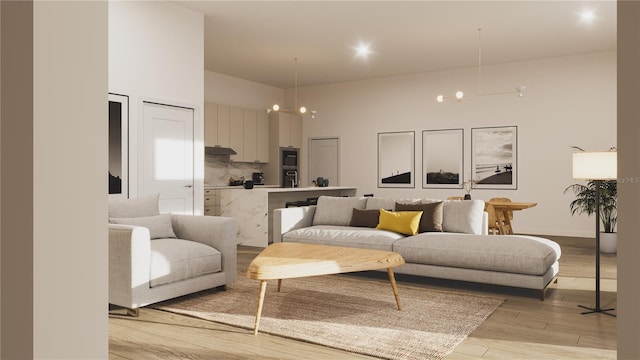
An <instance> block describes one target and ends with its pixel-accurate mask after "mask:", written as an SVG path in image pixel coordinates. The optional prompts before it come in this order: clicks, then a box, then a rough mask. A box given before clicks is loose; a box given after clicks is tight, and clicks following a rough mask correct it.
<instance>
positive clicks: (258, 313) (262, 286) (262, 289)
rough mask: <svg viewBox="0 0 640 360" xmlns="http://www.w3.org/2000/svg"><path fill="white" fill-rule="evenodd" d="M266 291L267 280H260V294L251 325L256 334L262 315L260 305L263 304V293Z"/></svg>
mask: <svg viewBox="0 0 640 360" xmlns="http://www.w3.org/2000/svg"><path fill="white" fill-rule="evenodd" d="M265 292H267V280H261V281H260V295H258V309H257V310H256V322H255V324H254V325H253V335H258V326H259V325H260V316H261V315H262V305H263V304H264V293H265Z"/></svg>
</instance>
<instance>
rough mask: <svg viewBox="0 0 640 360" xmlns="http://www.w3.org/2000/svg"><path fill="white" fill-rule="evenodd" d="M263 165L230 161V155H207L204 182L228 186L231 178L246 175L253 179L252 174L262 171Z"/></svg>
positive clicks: (245, 176)
mask: <svg viewBox="0 0 640 360" xmlns="http://www.w3.org/2000/svg"><path fill="white" fill-rule="evenodd" d="M263 166H264V164H254V163H242V162H232V161H229V155H205V157H204V183H205V185H209V186H227V185H229V178H234V179H240V178H241V177H244V178H245V179H246V180H251V175H252V174H253V173H254V172H261V171H262V167H263ZM268 180H269V179H265V181H268Z"/></svg>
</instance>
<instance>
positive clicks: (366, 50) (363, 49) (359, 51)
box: [354, 43, 371, 59]
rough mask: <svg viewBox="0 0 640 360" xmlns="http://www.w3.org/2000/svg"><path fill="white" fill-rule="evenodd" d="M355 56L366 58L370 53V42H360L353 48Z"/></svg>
mask: <svg viewBox="0 0 640 360" xmlns="http://www.w3.org/2000/svg"><path fill="white" fill-rule="evenodd" d="M354 49H355V51H356V57H360V58H364V59H366V58H367V57H369V55H370V54H371V44H365V43H360V44H358V46H356V47H355V48H354Z"/></svg>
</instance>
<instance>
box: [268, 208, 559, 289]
mask: <svg viewBox="0 0 640 360" xmlns="http://www.w3.org/2000/svg"><path fill="white" fill-rule="evenodd" d="M386 210H397V211H392V212H387V211H386ZM383 212H384V214H383ZM416 212H420V213H421V216H420V220H419V232H417V233H415V234H412V233H411V232H410V231H409V233H408V234H403V233H399V232H397V230H396V231H390V230H388V229H386V228H385V227H384V226H382V227H381V225H382V219H383V215H384V216H385V219H386V218H387V217H388V216H389V215H388V214H391V216H394V215H403V214H405V213H406V214H409V213H413V214H415V213H416ZM273 219H274V224H273V239H274V242H275V241H284V242H303V243H313V244H325V245H334V246H347V247H359V248H370V249H380V250H389V251H395V252H398V253H400V254H401V255H402V256H403V257H404V259H405V262H406V264H405V265H403V266H401V267H398V268H396V269H395V272H396V273H400V274H409V275H417V276H425V277H432V278H441V279H450V280H460V281H469V282H477V283H486V284H494V285H502V286H511V287H519V288H527V289H535V290H540V298H541V300H544V297H545V292H546V289H547V287H548V286H549V284H550V283H551V282H552V281H554V279H555V277H556V275H557V274H558V270H559V265H558V260H559V259H560V255H561V249H560V246H559V245H558V244H557V243H556V242H554V241H551V240H549V239H545V238H541V237H536V236H525V235H500V236H498V235H489V234H488V226H487V225H488V221H487V219H488V214H487V213H486V212H485V211H484V202H483V201H482V200H455V201H450V200H444V201H443V200H432V199H399V200H394V199H384V198H375V197H366V198H365V197H328V196H321V197H320V198H319V199H318V203H317V205H315V206H304V207H295V208H283V209H275V210H274V213H273ZM385 221H386V222H387V223H388V221H387V220H385Z"/></svg>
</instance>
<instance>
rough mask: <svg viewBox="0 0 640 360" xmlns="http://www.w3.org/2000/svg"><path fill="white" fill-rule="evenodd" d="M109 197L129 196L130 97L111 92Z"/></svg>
mask: <svg viewBox="0 0 640 360" xmlns="http://www.w3.org/2000/svg"><path fill="white" fill-rule="evenodd" d="M109 197H118V198H125V199H126V198H128V197H129V97H128V96H126V95H118V94H112V93H109Z"/></svg>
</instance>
